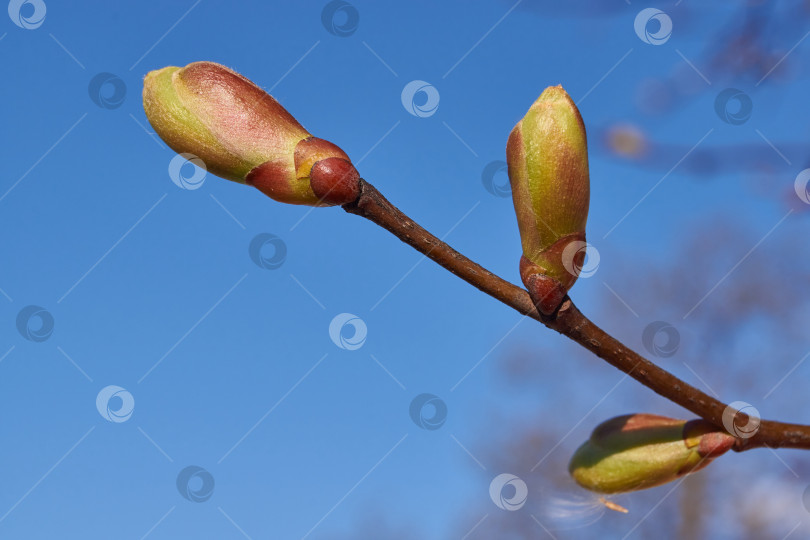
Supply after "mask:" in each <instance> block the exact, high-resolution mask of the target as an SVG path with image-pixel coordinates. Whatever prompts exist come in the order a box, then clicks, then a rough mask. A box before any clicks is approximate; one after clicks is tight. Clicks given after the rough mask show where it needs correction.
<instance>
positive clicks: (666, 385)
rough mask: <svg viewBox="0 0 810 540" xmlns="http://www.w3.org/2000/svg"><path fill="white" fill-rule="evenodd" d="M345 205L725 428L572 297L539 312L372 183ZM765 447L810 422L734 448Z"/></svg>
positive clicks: (792, 439) (798, 442) (800, 434)
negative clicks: (546, 313) (554, 310)
mask: <svg viewBox="0 0 810 540" xmlns="http://www.w3.org/2000/svg"><path fill="white" fill-rule="evenodd" d="M343 209H344V210H346V211H347V212H349V213H350V214H357V215H358V216H362V217H364V218H366V219H368V220H370V221H373V222H374V223H376V224H377V225H379V226H381V227H383V228H384V229H386V230H388V231H389V232H391V233H392V234H393V235H394V236H396V237H397V238H399V239H400V240H402V241H403V242H405V243H406V244H408V245H410V246H411V247H413V248H414V249H416V250H417V251H419V252H420V253H423V254H424V255H426V256H427V257H430V258H431V259H433V260H434V261H435V262H437V263H438V264H439V265H441V266H443V267H444V268H446V269H447V270H449V271H450V272H452V273H454V274H455V275H457V276H458V277H460V278H461V279H463V280H465V281H466V282H468V283H470V284H471V285H473V286H475V287H477V288H478V289H480V290H481V291H483V292H485V293H486V294H488V295H490V296H492V297H493V298H495V299H496V300H499V301H501V302H503V303H504V304H506V305H507V306H510V307H511V308H513V309H515V310H516V311H518V312H519V313H521V314H524V315H528V316H529V317H531V318H533V319H535V320H537V321H540V322H542V323H543V324H545V325H546V326H547V327H549V328H551V329H552V330H556V331H557V332H559V333H560V334H563V335H564V336H566V337H568V338H569V339H571V340H573V341H575V342H577V343H579V344H580V345H582V346H583V347H585V348H586V349H588V350H589V351H591V352H592V353H594V354H595V355H596V356H598V357H599V358H602V359H603V360H605V361H606V362H607V363H609V364H610V365H612V366H614V367H616V368H618V369H619V370H621V371H623V372H624V373H627V374H628V375H629V376H631V377H633V378H634V379H636V380H637V381H639V382H640V383H641V384H643V385H644V386H646V387H647V388H650V389H651V390H653V391H654V392H656V393H658V394H659V395H661V396H663V397H665V398H667V399H669V400H670V401H672V402H674V403H677V404H678V405H680V406H681V407H684V408H685V409H687V410H689V411H691V412H693V413H694V414H696V415H698V416H699V417H701V418H703V419H705V420H708V421H709V422H711V423H712V424H714V425H716V426H718V427H719V428H721V429H722V428H723V412H724V411H725V410H726V408H727V405H726V404H725V403H723V402H721V401H719V400H717V399H715V398H713V397H711V396H709V395H707V394H705V393H704V392H701V391H700V390H698V389H697V388H695V387H693V386H691V385H689V384H687V383H685V382H683V381H682V380H680V379H678V378H677V377H675V376H674V375H672V374H671V373H669V372H667V371H666V370H664V369H662V368H660V367H658V366H657V365H655V364H653V363H652V362H650V361H649V360H647V359H645V358H643V357H642V356H640V355H639V354H637V353H636V352H634V351H632V350H630V349H629V348H628V347H626V346H625V345H623V344H622V343H621V342H619V341H618V340H616V339H615V338H613V337H612V336H610V335H609V334H607V333H606V332H605V331H603V330H602V329H601V328H599V327H598V326H596V325H595V324H594V323H593V322H591V321H590V320H589V319H588V318H587V317H586V316H585V315H583V314H582V313H581V312H580V311H579V310H578V309H577V307H576V306H575V305H574V303H573V302H572V301H571V299H570V298H566V299H565V300H564V301H563V303H562V305H561V306H560V308H559V310H558V311H557V313H555V314H554V315H552V316H549V317H546V316H544V315H542V314H540V313H539V312H538V311H537V309H536V308H535V306H534V304H533V302H532V300H531V298H530V297H529V294H528V293H527V292H526V291H525V290H524V289H522V288H520V287H517V286H515V285H513V284H512V283H509V282H508V281H506V280H504V279H502V278H500V277H498V276H496V275H495V274H493V273H491V272H489V271H488V270H486V269H485V268H483V267H481V266H480V265H478V264H476V263H475V262H473V261H471V260H470V259H468V258H467V257H465V256H464V255H462V254H461V253H459V252H457V251H456V250H454V249H453V248H451V247H450V246H449V245H447V244H446V243H444V242H442V241H441V240H439V239H438V238H436V237H435V236H433V235H432V234H430V233H429V232H428V231H426V230H425V229H423V228H422V227H421V226H419V225H418V224H417V223H415V222H414V221H413V220H412V219H410V218H409V217H408V216H406V215H405V214H403V213H402V212H401V211H400V210H399V209H398V208H396V207H395V206H394V205H392V204H391V203H390V202H388V200H387V199H386V198H385V197H383V196H382V194H381V193H380V192H379V191H377V189H376V188H374V186H372V185H371V184H369V183H368V182H365V181H362V180H361V191H360V197H358V199H357V200H356V201H354V202H351V203H348V204H346V205H344V206H343ZM737 414H738V417H737V420H738V421H742V422H743V423H744V422H746V421H747V418H746V415H745V414H744V413H737ZM762 446H769V447H771V448H779V447H781V448H806V449H810V426H804V425H800V424H786V423H782V422H776V421H771V420H761V421H760V425H759V429H758V430H757V432H756V434H755V435H753V436H751V437H748V438H738V439H737V443H736V446H735V450H737V451H743V450H749V449H751V448H758V447H762Z"/></svg>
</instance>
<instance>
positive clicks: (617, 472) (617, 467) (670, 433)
mask: <svg viewBox="0 0 810 540" xmlns="http://www.w3.org/2000/svg"><path fill="white" fill-rule="evenodd" d="M734 442H735V438H734V437H732V436H731V435H729V434H728V433H726V432H725V431H722V430H719V429H718V428H717V427H715V426H714V425H712V424H710V423H709V422H706V421H705V420H690V421H688V422H687V421H686V420H676V419H674V418H666V417H664V416H657V415H654V414H632V415H626V416H618V417H616V418H612V419H610V420H608V421H606V422H603V423H602V424H600V425H599V426H597V427H596V428H595V429H594V430H593V433H591V437H590V439H588V441H587V442H585V444H583V445H582V446H580V447H579V449H577V451H576V452H575V453H574V456H573V457H572V458H571V462H570V464H569V465H568V471H569V472H570V473H571V476H572V477H573V478H574V480H575V481H576V482H577V483H578V484H579V485H581V486H582V487H584V488H586V489H589V490H591V491H596V492H598V493H622V492H626V491H636V490H639V489H646V488H650V487H654V486H658V485H661V484H665V483H667V482H671V481H673V480H676V479H677V478H680V477H682V476H684V475H686V474H689V473H693V472H695V471H698V470H700V469H702V468H703V467H705V466H706V465H708V464H709V463H710V462H711V461H712V460H713V459H714V458H716V457H718V456H721V455H723V454H724V453H726V452H727V451H728V450H730V449H731V447H732V446H734Z"/></svg>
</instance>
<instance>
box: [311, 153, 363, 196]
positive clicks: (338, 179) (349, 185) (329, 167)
mask: <svg viewBox="0 0 810 540" xmlns="http://www.w3.org/2000/svg"><path fill="white" fill-rule="evenodd" d="M309 183H310V185H311V186H312V191H313V192H314V193H315V196H316V197H318V198H319V199H320V200H321V201H322V202H324V203H327V204H346V203H349V202H352V201H354V200H356V199H357V197H359V196H360V174H359V173H358V172H357V169H355V168H354V165H352V164H351V162H349V161H347V160H345V159H343V158H339V157H330V158H326V159H322V160H320V161H316V162H315V164H314V165H313V166H312V170H311V172H310V175H309Z"/></svg>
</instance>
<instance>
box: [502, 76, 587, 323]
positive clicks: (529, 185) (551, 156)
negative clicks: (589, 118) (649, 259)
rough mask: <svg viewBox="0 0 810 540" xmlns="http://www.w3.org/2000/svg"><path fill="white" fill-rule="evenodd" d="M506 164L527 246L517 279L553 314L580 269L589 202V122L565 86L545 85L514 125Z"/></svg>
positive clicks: (545, 311)
mask: <svg viewBox="0 0 810 540" xmlns="http://www.w3.org/2000/svg"><path fill="white" fill-rule="evenodd" d="M506 161H507V164H508V166H509V181H510V183H511V184H512V200H513V202H514V205H515V213H516V214H517V220H518V228H519V229H520V238H521V242H522V244H523V257H521V261H520V275H521V278H522V279H523V283H524V284H525V285H526V288H527V289H528V290H529V293H530V294H531V296H532V299H533V300H534V301H535V304H537V306H538V309H540V310H541V311H542V312H543V313H545V314H547V315H549V314H551V313H553V312H554V311H555V310H556V309H557V307H558V306H559V305H560V302H562V299H563V298H564V297H565V295H566V293H567V292H568V290H569V289H570V288H571V287H572V286H573V284H574V282H575V281H576V279H577V277H578V275H579V270H580V269H581V268H582V264H583V261H584V258H585V250H584V247H585V245H586V244H585V224H586V222H587V220H588V204H589V199H590V181H589V178H588V145H587V141H586V137H585V125H584V124H583V122H582V117H581V116H580V114H579V111H578V110H577V107H576V105H575V104H574V102H573V101H572V100H571V97H570V96H569V95H568V93H566V91H565V90H563V88H562V86H552V87H549V88H546V90H545V91H544V92H543V93H542V94H541V95H540V97H539V98H538V99H537V101H535V102H534V103H533V104H532V106H531V107H530V108H529V111H528V112H527V113H526V116H524V117H523V119H521V120H520V122H518V123H517V125H516V126H515V127H514V129H513V130H512V133H511V134H510V135H509V141H508V142H507V144H506Z"/></svg>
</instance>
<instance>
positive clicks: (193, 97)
mask: <svg viewBox="0 0 810 540" xmlns="http://www.w3.org/2000/svg"><path fill="white" fill-rule="evenodd" d="M143 107H144V110H145V111H146V117H147V118H148V119H149V122H150V123H151V124H152V127H153V128H154V129H155V131H156V132H157V134H158V135H160V137H161V138H163V140H164V141H166V144H168V145H169V146H170V147H171V148H172V149H173V150H174V151H175V152H177V153H191V154H194V155H195V156H197V157H199V158H200V159H202V161H203V162H204V163H205V165H206V168H207V169H208V171H210V172H212V173H213V174H216V175H217V176H221V177H222V178H226V179H228V180H233V181H235V182H241V183H247V184H251V185H253V186H255V187H257V188H258V189H259V190H261V191H262V192H264V193H265V194H266V195H268V196H270V197H272V198H273V199H276V200H278V201H280V202H286V203H291V204H307V205H311V206H329V205H334V204H344V203H347V202H350V201H353V200H355V199H356V198H357V196H358V195H359V179H360V176H359V175H358V174H357V171H356V170H355V168H354V166H353V165H352V163H351V161H350V160H349V157H348V156H347V155H346V153H345V152H343V150H341V149H340V148H338V147H337V146H336V145H334V144H332V143H331V142H329V141H325V140H323V139H318V138H317V137H313V136H312V135H310V134H309V133H308V132H307V130H305V129H304V128H303V127H302V126H301V124H299V123H298V121H297V120H296V119H295V118H293V116H292V115H291V114H290V113H289V112H287V111H286V110H285V109H284V107H282V106H281V105H280V104H279V103H278V102H277V101H276V100H275V99H273V97H272V96H270V95H269V94H267V93H266V92H265V91H264V90H262V89H261V88H259V87H258V86H257V85H255V84H253V83H252V82H251V81H249V80H248V79H246V78H245V77H243V76H241V75H239V74H238V73H236V72H234V71H231V70H230V69H228V68H226V67H225V66H221V65H219V64H215V63H213V62H194V63H192V64H189V65H187V66H186V67H184V68H179V67H174V66H172V67H165V68H163V69H159V70H157V71H152V72H150V73H149V74H147V75H146V78H145V79H144V84H143Z"/></svg>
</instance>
